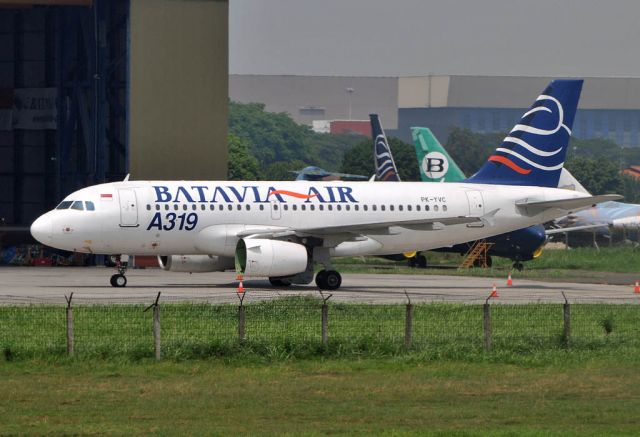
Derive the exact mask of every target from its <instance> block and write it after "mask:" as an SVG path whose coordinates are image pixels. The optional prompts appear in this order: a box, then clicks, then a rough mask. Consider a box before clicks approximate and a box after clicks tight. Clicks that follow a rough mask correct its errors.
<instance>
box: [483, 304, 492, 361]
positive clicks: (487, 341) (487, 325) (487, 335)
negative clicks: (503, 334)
mask: <svg viewBox="0 0 640 437" xmlns="http://www.w3.org/2000/svg"><path fill="white" fill-rule="evenodd" d="M490 298H491V296H489V297H488V298H487V300H485V301H484V306H483V309H484V317H483V328H484V348H485V350H487V351H490V350H491V305H489V299H490Z"/></svg>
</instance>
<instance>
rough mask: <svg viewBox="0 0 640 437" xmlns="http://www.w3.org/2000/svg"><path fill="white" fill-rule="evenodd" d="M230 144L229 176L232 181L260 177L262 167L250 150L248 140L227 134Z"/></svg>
mask: <svg viewBox="0 0 640 437" xmlns="http://www.w3.org/2000/svg"><path fill="white" fill-rule="evenodd" d="M227 144H228V145H229V167H228V171H227V177H228V178H229V180H230V181H250V180H257V179H260V167H259V166H258V161H257V160H256V158H255V156H253V154H252V153H251V150H249V144H248V142H247V141H246V140H244V139H242V138H239V137H237V136H235V135H233V134H229V135H228V136H227Z"/></svg>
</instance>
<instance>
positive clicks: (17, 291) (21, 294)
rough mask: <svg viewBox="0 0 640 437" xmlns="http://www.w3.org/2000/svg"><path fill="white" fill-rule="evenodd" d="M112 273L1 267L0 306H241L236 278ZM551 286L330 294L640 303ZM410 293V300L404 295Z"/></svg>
mask: <svg viewBox="0 0 640 437" xmlns="http://www.w3.org/2000/svg"><path fill="white" fill-rule="evenodd" d="M113 273H114V271H113V270H112V269H108V268H102V267H3V268H0V304H5V305H6V304H38V303H48V304H65V298H64V296H65V295H67V296H68V295H70V294H71V293H72V292H73V294H74V298H73V300H74V302H76V303H83V304H103V303H143V304H145V303H151V302H153V301H154V299H155V297H156V295H157V293H158V292H161V293H162V294H161V302H177V301H209V302H217V303H237V302H238V296H237V294H236V289H237V281H236V280H235V274H234V273H232V272H221V273H200V274H188V273H173V272H166V271H163V270H160V269H144V270H135V269H132V270H129V271H128V272H127V278H128V284H127V287H125V288H114V287H111V285H109V277H110V276H111V275H112V274H113ZM555 281H556V282H545V281H538V280H536V281H534V280H525V279H518V278H517V277H516V278H514V286H513V287H507V286H506V279H505V278H503V277H500V278H477V277H473V278H472V277H460V276H444V275H437V276H432V275H420V274H416V275H398V274H370V273H367V274H364V273H345V274H343V281H342V287H341V288H340V289H339V290H337V291H332V292H326V291H325V292H324V294H325V296H326V295H328V294H332V297H331V300H332V301H334V302H359V303H377V304H384V303H406V302H407V296H408V297H409V298H410V299H411V301H412V302H415V303H418V302H434V301H442V302H460V303H482V302H484V301H485V299H486V298H487V297H488V296H489V294H490V293H491V288H492V285H493V284H494V283H495V284H496V286H497V289H498V298H494V299H492V302H493V303H505V304H519V303H529V302H549V303H551V302H564V298H563V297H562V292H564V293H565V295H566V297H567V299H568V300H569V301H570V302H585V303H590V302H591V303H595V302H609V303H640V294H634V293H633V286H629V285H605V284H578V283H571V282H557V279H555ZM244 287H245V289H246V293H245V303H249V302H255V301H260V300H265V299H273V298H277V297H282V296H298V295H310V296H316V297H320V294H319V292H318V289H317V288H316V287H315V286H314V285H313V284H310V285H306V286H304V285H296V286H291V287H284V288H274V287H272V286H271V285H270V284H269V282H268V281H267V280H253V279H248V280H246V281H244ZM405 292H406V294H405Z"/></svg>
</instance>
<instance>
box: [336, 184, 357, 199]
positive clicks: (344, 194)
mask: <svg viewBox="0 0 640 437" xmlns="http://www.w3.org/2000/svg"><path fill="white" fill-rule="evenodd" d="M336 188H338V193H340V202H354V203H358V201H357V200H356V199H354V198H353V196H352V195H351V192H352V191H353V188H351V187H336ZM347 199H348V200H347Z"/></svg>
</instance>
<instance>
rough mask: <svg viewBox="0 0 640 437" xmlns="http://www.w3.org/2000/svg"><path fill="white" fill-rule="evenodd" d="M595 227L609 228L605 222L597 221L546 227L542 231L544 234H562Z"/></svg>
mask: <svg viewBox="0 0 640 437" xmlns="http://www.w3.org/2000/svg"><path fill="white" fill-rule="evenodd" d="M596 228H609V225H607V224H606V223H598V224H593V225H582V226H571V227H567V228H555V229H547V230H545V231H544V233H545V234H546V235H555V234H564V233H565V232H573V231H586V230H589V229H596Z"/></svg>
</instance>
